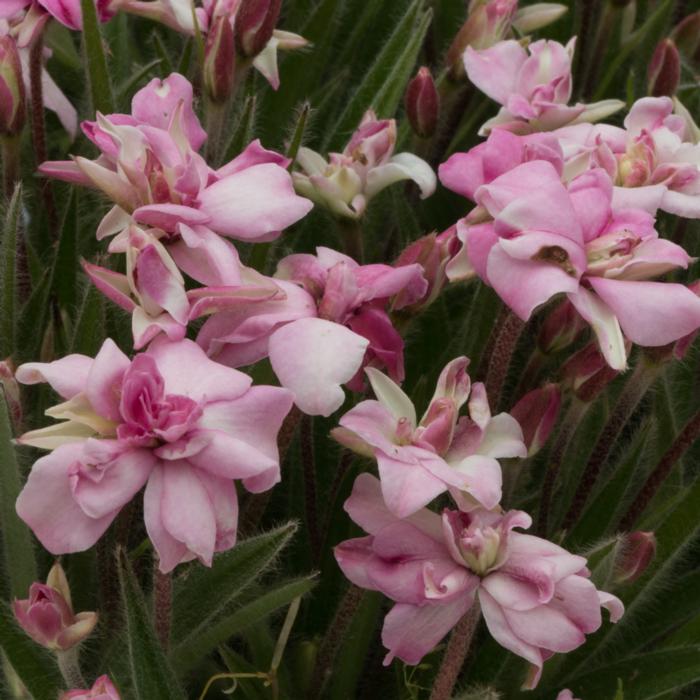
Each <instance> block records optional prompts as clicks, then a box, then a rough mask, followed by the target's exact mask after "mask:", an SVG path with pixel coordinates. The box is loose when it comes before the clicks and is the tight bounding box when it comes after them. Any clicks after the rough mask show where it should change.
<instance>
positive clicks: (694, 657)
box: [569, 645, 700, 700]
mask: <svg viewBox="0 0 700 700" xmlns="http://www.w3.org/2000/svg"><path fill="white" fill-rule="evenodd" d="M617 679H620V680H621V681H622V687H623V688H624V698H625V700H652V698H658V697H660V696H662V695H664V694H666V693H668V692H670V691H672V690H680V689H681V688H684V687H685V686H687V685H690V684H691V683H695V682H696V681H698V680H700V645H694V646H689V647H678V648H675V649H664V650H663V651H652V652H649V653H647V654H640V655H639V656H634V657H632V658H630V659H624V660H623V661H618V662H616V663H614V664H610V665H609V666H603V667H601V668H598V669H596V670H595V671H592V672H590V673H587V674H586V675H584V676H581V677H580V678H578V679H576V680H575V681H573V682H571V684H570V686H569V687H571V690H572V691H573V693H574V695H575V696H577V697H579V696H580V697H583V698H605V697H612V696H613V695H614V693H615V692H616V690H617Z"/></svg>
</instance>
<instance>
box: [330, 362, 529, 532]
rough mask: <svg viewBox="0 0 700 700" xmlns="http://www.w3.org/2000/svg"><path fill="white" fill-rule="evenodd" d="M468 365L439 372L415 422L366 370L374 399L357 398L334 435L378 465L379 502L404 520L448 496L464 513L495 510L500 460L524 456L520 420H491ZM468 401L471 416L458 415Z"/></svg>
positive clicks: (407, 404)
mask: <svg viewBox="0 0 700 700" xmlns="http://www.w3.org/2000/svg"><path fill="white" fill-rule="evenodd" d="M468 364H469V360H468V359H467V358H466V357H458V358H457V359H455V360H452V362H450V363H448V364H447V366H446V367H445V368H444V369H443V370H442V373H441V374H440V377H439V379H438V382H437V386H436V389H435V393H434V395H433V398H432V400H431V401H430V404H429V405H428V408H427V409H426V411H425V413H424V414H423V417H422V418H421V420H420V422H419V421H418V418H417V415H416V409H415V407H414V405H413V403H412V402H411V400H410V399H409V398H408V396H406V394H405V393H404V392H403V391H402V389H401V388H400V387H399V386H398V385H397V384H395V383H394V382H392V381H391V379H389V378H388V377H386V376H385V375H383V374H381V373H380V372H379V371H377V370H375V369H367V370H366V372H367V375H368V377H369V380H370V383H371V384H372V388H373V389H374V393H375V396H376V397H377V400H375V401H362V402H361V403H359V404H358V405H357V406H355V407H354V408H353V409H351V410H350V411H348V413H346V414H345V415H344V416H343V417H342V418H341V419H340V426H341V427H339V428H334V429H333V431H332V432H331V434H332V436H333V437H334V438H335V439H336V440H337V441H338V442H340V443H341V444H342V445H344V446H345V447H348V448H350V449H351V450H354V451H355V452H358V453H360V454H363V455H366V456H369V457H372V458H374V459H376V460H377V466H378V468H379V476H380V479H381V488H382V494H383V497H384V501H385V502H386V504H387V507H388V508H389V510H390V511H391V512H392V513H393V514H394V515H396V516H397V517H400V518H402V517H406V516H408V515H411V514H412V513H415V512H416V511H418V510H420V509H421V508H423V507H424V506H426V505H427V504H428V503H430V501H432V500H433V499H434V498H436V497H437V496H439V495H440V494H441V493H444V492H445V491H449V492H450V493H451V494H452V496H453V497H454V498H455V500H456V501H457V503H458V504H459V505H460V507H461V508H463V509H468V508H474V507H475V506H477V505H481V506H483V507H485V508H489V509H490V508H495V507H496V506H497V505H498V503H499V501H500V500H501V485H502V476H501V467H500V465H499V463H498V459H499V458H505V457H525V456H526V455H527V448H526V447H525V444H524V443H523V433H522V430H521V429H520V426H519V425H518V423H517V421H516V420H515V419H514V418H513V417H512V416H510V415H508V414H507V413H500V414H498V415H497V416H491V411H490V409H489V405H488V400H487V398H486V390H485V388H484V385H483V384H481V383H477V384H474V385H473V386H472V385H471V381H470V379H469V375H468V374H467V372H466V369H467V365H468ZM467 401H468V402H469V404H468V406H469V416H462V417H460V416H459V412H460V409H461V407H462V406H463V405H464V404H465V403H466V402H467Z"/></svg>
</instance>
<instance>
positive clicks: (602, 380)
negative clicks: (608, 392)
mask: <svg viewBox="0 0 700 700" xmlns="http://www.w3.org/2000/svg"><path fill="white" fill-rule="evenodd" d="M618 374H619V371H618V370H615V369H612V367H610V365H608V363H607V362H606V361H605V358H604V357H603V356H602V355H601V353H600V350H598V346H597V345H596V343H595V342H591V343H588V345H586V346H584V347H583V348H581V350H579V351H578V352H577V353H576V354H574V355H572V356H571V357H570V358H569V359H568V360H567V361H566V362H565V363H564V365H563V366H562V368H561V376H562V381H563V382H564V383H566V384H568V385H569V386H570V387H571V389H572V391H573V392H574V394H575V395H576V397H577V398H578V399H580V400H581V401H585V402H589V401H593V399H595V398H596V396H598V394H600V392H601V391H603V389H605V387H606V386H607V385H608V384H609V383H610V382H611V381H612V380H613V379H615V377H616V376H617V375H618Z"/></svg>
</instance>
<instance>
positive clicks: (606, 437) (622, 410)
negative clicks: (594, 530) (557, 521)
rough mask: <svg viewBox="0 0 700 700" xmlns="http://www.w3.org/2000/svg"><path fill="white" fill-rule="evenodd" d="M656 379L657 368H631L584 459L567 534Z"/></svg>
mask: <svg viewBox="0 0 700 700" xmlns="http://www.w3.org/2000/svg"><path fill="white" fill-rule="evenodd" d="M658 376H659V366H658V365H649V364H647V363H646V362H644V361H643V360H642V361H640V362H639V364H638V365H637V366H636V367H635V369H634V372H633V373H632V376H631V377H630V378H629V380H628V381H627V383H626V384H625V386H624V388H623V390H622V392H621V393H620V396H619V398H618V399H617V403H616V404H615V408H614V409H613V412H612V413H611V414H610V417H609V418H608V422H607V423H606V424H605V426H604V427H603V430H602V432H601V433H600V435H599V436H598V440H597V441H596V443H595V446H594V447H593V451H592V452H591V456H590V457H589V458H588V462H587V463H586V466H585V468H584V470H583V475H582V477H581V482H580V483H579V485H578V488H577V489H576V492H575V493H574V497H573V499H572V501H571V506H570V507H569V510H568V512H567V513H566V515H565V516H564V521H563V524H562V527H563V528H564V529H565V530H569V529H570V528H571V527H572V526H573V525H574V524H575V523H576V521H577V520H578V519H579V517H580V515H581V513H582V512H583V509H584V507H585V505H586V502H587V500H588V497H589V496H590V494H591V491H592V490H593V487H594V486H595V485H596V482H597V480H598V477H599V476H600V472H601V470H602V469H603V467H604V466H605V463H606V462H607V459H608V456H609V455H610V452H611V450H612V449H613V446H614V445H615V443H616V441H617V438H618V436H619V435H620V433H621V432H622V429H623V428H624V427H625V425H626V424H627V421H628V420H629V419H630V416H631V415H632V414H633V413H634V410H635V409H636V408H637V406H638V405H639V402H640V401H641V400H642V398H643V397H644V395H645V394H646V393H647V391H648V390H649V389H650V388H651V386H652V385H653V383H654V381H655V380H656V378H657V377H658Z"/></svg>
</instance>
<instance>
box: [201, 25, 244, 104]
mask: <svg viewBox="0 0 700 700" xmlns="http://www.w3.org/2000/svg"><path fill="white" fill-rule="evenodd" d="M235 65H236V51H235V42H234V38H233V26H232V25H231V20H230V18H229V17H227V16H226V15H221V16H219V17H217V18H216V19H215V20H214V23H213V26H212V27H211V29H210V30H209V33H208V34H207V44H206V48H205V52H204V69H203V73H204V85H205V86H206V89H207V93H208V95H209V97H210V98H211V99H212V101H214V102H225V101H226V100H227V99H228V98H229V96H230V95H231V90H232V88H233V72H234V70H235Z"/></svg>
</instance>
